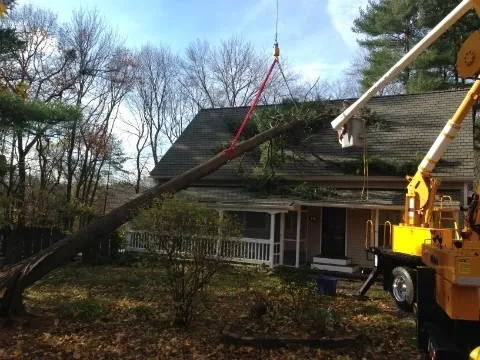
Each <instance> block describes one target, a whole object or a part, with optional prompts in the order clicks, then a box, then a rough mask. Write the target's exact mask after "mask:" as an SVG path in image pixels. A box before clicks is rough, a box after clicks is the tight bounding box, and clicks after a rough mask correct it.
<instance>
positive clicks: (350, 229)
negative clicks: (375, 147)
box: [126, 188, 460, 273]
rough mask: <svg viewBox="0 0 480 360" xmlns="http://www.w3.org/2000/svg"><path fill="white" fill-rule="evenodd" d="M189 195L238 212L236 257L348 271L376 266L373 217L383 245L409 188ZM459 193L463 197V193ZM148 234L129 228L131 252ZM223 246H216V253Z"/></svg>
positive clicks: (196, 191)
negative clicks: (365, 194)
mask: <svg viewBox="0 0 480 360" xmlns="http://www.w3.org/2000/svg"><path fill="white" fill-rule="evenodd" d="M188 194H189V196H191V197H194V198H196V199H199V200H200V201H203V202H208V203H210V205H211V206H212V207H214V208H215V209H216V210H217V211H218V214H219V216H220V217H222V216H225V215H226V214H228V215H229V216H234V217H236V219H237V220H239V221H240V223H241V224H242V225H243V234H242V235H243V236H242V238H240V239H235V240H232V242H231V244H229V246H227V247H226V248H228V249H229V250H228V251H229V254H228V258H229V259H231V261H234V262H240V263H249V264H265V265H266V266H269V267H270V268H274V267H277V266H281V265H283V266H291V267H296V268H298V267H300V266H303V265H306V264H310V265H311V266H312V267H314V268H317V269H320V270H329V271H337V272H346V273H355V272H358V271H359V270H361V269H370V268H372V267H373V266H374V258H373V256H371V255H370V254H368V253H366V252H365V251H364V245H365V239H366V224H367V221H368V220H371V221H372V226H373V233H374V234H373V239H372V240H373V241H374V242H375V245H379V244H383V243H384V241H385V240H388V239H385V237H388V236H389V233H388V229H385V227H384V224H385V222H386V221H390V222H391V223H392V224H397V223H399V222H400V221H401V216H402V212H403V209H404V197H405V192H404V190H377V191H370V198H369V200H368V201H359V199H360V196H359V195H360V190H342V191H341V192H339V195H337V196H335V197H334V198H331V199H330V198H326V199H322V200H321V201H303V200H299V199H291V198H284V197H268V198H256V197H254V196H252V195H251V194H248V193H245V192H243V191H239V190H236V189H228V188H220V189H219V188H190V189H188ZM455 195H456V196H455V198H456V200H457V199H458V198H459V195H460V194H459V193H458V194H455ZM221 199H229V200H228V201H226V200H221ZM457 204H459V201H455V205H457ZM142 236H146V235H145V234H141V233H138V232H129V233H128V235H127V244H126V250H127V251H146V250H145V249H144V248H143V247H142V244H141V243H142V241H141V239H142ZM219 248H220V247H217V249H212V251H213V253H212V255H215V251H218V249H219Z"/></svg>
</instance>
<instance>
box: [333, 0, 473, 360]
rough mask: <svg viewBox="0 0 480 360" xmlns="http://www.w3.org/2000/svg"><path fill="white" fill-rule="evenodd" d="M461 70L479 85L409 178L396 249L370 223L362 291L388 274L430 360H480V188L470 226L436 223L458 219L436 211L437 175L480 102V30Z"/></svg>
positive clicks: (345, 116)
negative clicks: (371, 260) (369, 258)
mask: <svg viewBox="0 0 480 360" xmlns="http://www.w3.org/2000/svg"><path fill="white" fill-rule="evenodd" d="M471 10H474V11H476V12H477V15H479V16H480V0H463V1H462V2H461V3H460V4H459V5H458V6H457V7H456V8H455V9H454V10H452V11H451V12H450V13H449V14H448V15H447V16H446V17H445V19H443V20H442V21H441V22H440V23H439V24H438V25H437V26H436V27H435V28H434V29H432V30H431V31H430V32H429V33H428V34H427V35H426V36H425V37H424V38H423V39H422V40H421V41H420V42H419V43H418V44H417V45H416V46H415V47H413V48H412V49H411V50H410V51H409V52H408V53H407V54H406V55H405V56H404V57H402V59H400V60H399V61H398V62H397V63H396V64H395V65H394V66H393V67H392V68H391V69H390V70H389V71H388V72H387V73H385V74H384V76H383V77H382V78H381V79H380V80H378V81H377V82H376V83H375V84H374V85H373V86H372V87H371V88H370V89H369V90H368V91H367V92H365V93H364V94H363V95H362V96H361V97H360V98H359V99H358V100H357V101H356V102H355V103H353V104H352V105H351V106H350V107H348V108H347V109H346V110H344V112H343V113H342V114H340V115H339V116H338V117H337V118H336V119H335V120H334V121H332V127H333V128H334V129H335V130H337V131H339V130H341V129H342V127H343V126H344V125H345V124H347V122H348V121H349V120H350V118H351V117H352V116H353V114H354V113H355V112H356V111H357V110H358V109H359V108H360V107H361V106H362V105H363V104H364V103H366V102H367V101H368V100H369V99H370V98H371V97H372V96H373V95H375V94H376V93H377V92H378V91H379V90H380V89H382V88H383V87H384V86H385V85H386V84H387V83H388V82H389V81H391V80H392V79H393V78H394V77H395V76H396V75H397V74H398V73H399V72H400V71H402V70H403V69H404V68H405V67H406V66H408V64H410V63H411V62H412V61H413V60H414V59H415V58H416V57H417V56H418V55H419V54H420V53H421V52H422V51H423V50H425V49H426V48H427V47H428V46H430V45H431V44H432V43H433V42H434V41H435V40H436V39H437V38H438V37H439V36H441V35H442V34H443V33H444V32H445V31H446V30H447V29H448V28H450V27H451V26H452V25H453V24H454V23H456V22H457V21H458V20H459V19H460V18H461V17H463V16H464V15H465V14H466V13H467V12H469V11H471ZM456 66H457V70H458V73H459V75H460V76H461V77H463V78H465V79H471V80H473V85H472V87H471V89H470V90H469V92H468V93H467V95H466V96H465V98H464V100H463V101H462V103H461V104H459V107H458V109H457V111H456V112H455V114H453V117H452V118H451V119H449V120H448V121H447V123H446V125H445V127H444V128H443V130H442V131H441V133H440V134H439V136H438V137H437V139H436V141H435V142H434V144H433V145H432V147H431V148H430V150H429V151H428V153H427V154H426V156H425V157H424V159H423V160H422V162H421V163H420V165H419V167H418V171H417V173H416V174H415V175H414V176H413V177H407V180H408V186H407V194H406V198H405V210H404V215H403V220H402V222H401V223H399V224H394V225H391V242H390V244H389V246H388V247H386V246H375V245H374V243H373V242H372V241H371V239H369V236H368V234H369V233H371V232H370V231H369V230H368V229H369V226H371V225H372V221H369V222H367V239H366V244H365V251H367V252H369V253H373V254H374V255H375V267H374V269H373V270H372V272H371V274H370V275H369V277H368V279H367V280H366V281H365V283H364V284H363V286H362V288H361V289H360V295H361V296H363V295H365V294H366V292H367V291H368V289H369V288H370V286H371V284H372V283H373V282H374V281H375V280H376V279H377V278H378V276H379V275H382V278H383V287H384V289H385V290H387V291H389V292H390V293H391V295H392V298H393V300H394V302H395V303H396V305H397V306H398V307H399V308H400V309H401V310H404V311H409V312H412V313H413V314H414V315H415V319H416V324H417V326H416V328H417V344H418V348H419V349H420V350H421V351H422V352H423V354H424V356H425V357H426V358H428V359H480V186H479V187H478V189H477V193H475V194H474V195H473V198H472V201H471V202H470V205H469V206H468V208H467V209H463V208H461V209H459V210H460V211H463V212H465V213H466V216H464V218H465V219H464V227H463V228H462V229H457V228H456V226H455V227H453V228H452V227H450V228H447V227H444V226H442V224H441V222H438V221H434V219H435V216H434V215H435V214H438V215H437V216H440V217H442V216H443V218H445V217H446V216H450V218H452V215H453V214H452V213H451V214H446V213H445V211H446V210H448V209H446V208H445V207H435V200H436V196H437V189H438V187H439V186H440V180H439V179H437V178H435V177H432V176H431V173H432V170H433V169H434V168H435V165H436V164H437V163H438V161H439V160H440V158H441V157H442V155H443V154H444V152H445V150H446V148H447V147H448V146H449V145H450V143H451V142H452V141H453V139H455V137H456V135H457V133H458V132H459V130H460V129H461V125H462V122H463V120H464V119H465V117H466V116H467V114H468V113H469V112H470V110H471V109H472V106H473V105H474V104H476V103H477V102H478V100H479V96H480V31H479V30H477V31H475V32H474V33H473V34H472V35H471V36H470V37H469V38H468V39H467V40H466V42H465V43H464V44H463V45H462V48H461V49H460V51H459V54H458V59H457V64H456ZM446 116H451V115H450V114H446ZM472 156H473V154H472ZM449 211H451V212H453V209H449Z"/></svg>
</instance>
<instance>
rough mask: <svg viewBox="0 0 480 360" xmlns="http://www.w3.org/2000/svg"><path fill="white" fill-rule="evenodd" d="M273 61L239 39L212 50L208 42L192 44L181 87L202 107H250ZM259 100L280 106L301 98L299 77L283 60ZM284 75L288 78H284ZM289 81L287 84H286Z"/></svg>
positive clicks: (228, 40) (187, 55) (185, 63)
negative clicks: (298, 97) (290, 99)
mask: <svg viewBox="0 0 480 360" xmlns="http://www.w3.org/2000/svg"><path fill="white" fill-rule="evenodd" d="M272 61H273V56H272V54H271V53H270V54H267V53H264V52H258V51H256V50H255V49H254V47H253V45H252V44H251V43H249V42H246V41H244V40H242V39H241V38H240V37H238V36H232V37H231V38H229V39H227V40H225V41H222V42H221V43H220V45H219V46H217V47H212V46H210V45H209V44H208V43H207V42H206V41H200V40H197V41H195V42H193V43H191V44H190V45H189V46H188V47H187V50H186V52H185V57H184V59H183V61H182V79H181V82H182V85H183V86H184V88H185V89H188V94H189V95H190V97H191V98H192V99H193V101H194V102H195V104H197V106H198V107H199V108H206V107H211V108H215V107H225V106H229V107H235V106H247V105H250V104H251V103H252V101H253V99H254V97H255V95H256V94H257V92H258V90H259V87H260V84H261V83H262V81H263V79H264V78H265V76H266V74H267V70H268V68H269V67H270V65H271V63H272ZM281 66H282V70H283V75H282V73H281V72H280V67H279V66H278V65H277V69H276V70H275V71H274V72H273V74H272V76H271V78H270V80H269V82H268V83H267V86H266V88H265V90H264V93H263V94H262V97H261V99H260V104H272V103H278V102H280V101H281V100H283V99H285V98H288V97H291V96H298V95H299V86H298V85H299V84H298V81H299V79H300V78H299V74H297V73H295V72H294V71H292V70H290V69H289V63H288V60H285V59H281ZM284 76H285V78H284ZM285 80H286V81H285Z"/></svg>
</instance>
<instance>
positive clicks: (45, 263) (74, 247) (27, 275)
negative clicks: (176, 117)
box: [0, 116, 333, 317]
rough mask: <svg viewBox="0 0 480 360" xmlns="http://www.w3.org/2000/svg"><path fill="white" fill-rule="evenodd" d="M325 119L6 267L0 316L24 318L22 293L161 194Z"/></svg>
mask: <svg viewBox="0 0 480 360" xmlns="http://www.w3.org/2000/svg"><path fill="white" fill-rule="evenodd" d="M326 118H328V119H330V118H333V117H332V116H317V117H315V118H310V119H308V120H307V119H301V120H298V119H295V120H292V121H290V122H287V123H284V124H282V125H280V126H278V127H275V128H271V129H269V130H267V131H264V132H262V133H260V134H258V135H256V136H255V137H253V138H251V139H249V140H246V141H244V142H242V143H239V144H238V145H237V146H236V147H235V148H234V149H233V150H232V151H231V153H230V154H227V153H225V152H222V153H220V154H218V155H216V156H215V157H213V158H211V159H209V160H207V161H205V162H204V163H202V164H200V165H198V166H197V167H195V168H192V169H190V170H188V171H186V172H184V173H182V174H180V175H178V176H176V177H175V178H173V179H171V180H170V181H168V182H166V183H164V184H161V185H157V186H154V187H152V188H150V189H148V190H147V191H145V192H143V193H142V195H140V196H139V197H137V198H135V199H133V200H130V201H129V202H127V203H125V204H123V205H121V206H119V207H117V208H116V209H114V210H112V211H111V212H109V213H108V214H106V215H103V216H102V217H100V218H98V219H96V220H94V221H92V222H91V223H90V224H89V225H88V226H86V227H85V228H83V229H81V230H79V231H77V232H76V233H74V234H72V235H70V236H68V237H66V238H64V239H62V240H60V241H59V242H57V243H54V244H53V245H51V246H50V247H48V248H46V249H45V250H43V251H41V252H40V253H38V254H36V255H33V256H31V257H30V258H28V259H25V260H23V261H21V262H19V263H17V264H14V265H12V266H10V267H7V268H5V269H4V271H2V272H0V317H7V316H8V315H17V316H21V315H23V314H24V307H23V292H24V290H25V289H26V288H27V287H29V286H31V285H32V284H34V283H35V282H36V281H38V280H40V279H41V278H42V277H43V276H45V275H46V274H48V273H49V272H50V271H51V270H53V269H55V268H57V267H58V266H61V265H62V264H64V263H65V262H66V261H68V260H69V259H71V258H72V257H74V256H75V255H76V254H78V253H79V252H80V251H81V249H83V248H84V247H85V245H87V244H88V243H91V242H96V241H100V240H101V239H102V238H103V237H104V236H106V235H109V234H111V233H112V232H113V231H115V230H116V229H117V228H118V227H119V226H121V225H122V224H124V223H125V222H127V221H129V220H131V219H132V218H133V217H135V216H136V215H137V214H138V213H140V211H141V210H142V209H143V208H145V207H149V206H151V204H152V202H153V200H154V199H155V198H161V196H162V195H163V194H166V193H170V194H172V193H176V192H178V191H180V190H182V189H186V188H188V187H189V186H190V185H191V184H192V183H194V182H196V181H198V180H200V179H202V178H203V177H205V176H207V175H209V174H211V173H213V172H214V171H216V170H218V169H219V168H221V167H222V166H223V165H225V164H226V163H228V162H229V161H230V159H232V160H233V159H234V158H236V157H238V156H240V155H242V154H244V153H246V152H248V151H250V150H253V149H254V148H255V147H257V146H258V145H260V144H262V143H264V142H266V141H268V140H270V139H273V138H275V137H278V136H280V135H283V134H285V133H287V132H289V131H290V130H292V129H294V128H295V127H297V126H299V125H305V124H308V123H313V122H316V121H318V120H320V119H326Z"/></svg>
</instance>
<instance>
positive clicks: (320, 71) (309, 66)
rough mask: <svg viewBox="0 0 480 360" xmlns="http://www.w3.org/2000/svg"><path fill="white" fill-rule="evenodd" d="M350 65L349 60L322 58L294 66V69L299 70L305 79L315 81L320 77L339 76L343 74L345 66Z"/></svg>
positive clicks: (324, 78)
mask: <svg viewBox="0 0 480 360" xmlns="http://www.w3.org/2000/svg"><path fill="white" fill-rule="evenodd" d="M348 65H349V62H348V61H344V62H340V63H331V62H326V61H322V60H320V61H316V62H311V63H304V64H301V65H296V66H295V67H294V70H295V71H298V72H299V73H300V74H301V75H302V77H303V78H304V80H306V81H309V82H313V81H315V80H317V78H318V77H320V79H323V80H326V79H328V78H330V79H332V78H337V77H339V76H340V75H341V74H342V72H343V71H344V70H345V68H347V67H348Z"/></svg>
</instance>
